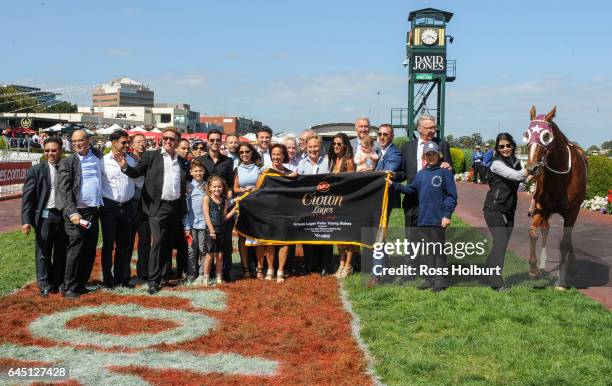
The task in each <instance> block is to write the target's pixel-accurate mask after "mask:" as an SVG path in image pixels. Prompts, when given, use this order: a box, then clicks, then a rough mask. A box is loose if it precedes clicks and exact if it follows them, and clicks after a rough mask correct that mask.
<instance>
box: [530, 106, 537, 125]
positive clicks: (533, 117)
mask: <svg viewBox="0 0 612 386" xmlns="http://www.w3.org/2000/svg"><path fill="white" fill-rule="evenodd" d="M529 114H530V115H531V118H530V119H531V120H532V121H533V120H534V119H535V117H536V109H535V106H534V105H531V110H529Z"/></svg>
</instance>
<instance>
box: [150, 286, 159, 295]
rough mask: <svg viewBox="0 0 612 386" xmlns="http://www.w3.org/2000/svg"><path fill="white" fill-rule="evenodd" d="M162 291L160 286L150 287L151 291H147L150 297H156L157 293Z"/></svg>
mask: <svg viewBox="0 0 612 386" xmlns="http://www.w3.org/2000/svg"><path fill="white" fill-rule="evenodd" d="M159 290H160V288H159V286H156V285H153V286H149V289H148V290H147V292H148V293H149V295H155V294H156V293H158V292H159Z"/></svg>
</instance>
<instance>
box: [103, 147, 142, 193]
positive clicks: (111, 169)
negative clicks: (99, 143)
mask: <svg viewBox="0 0 612 386" xmlns="http://www.w3.org/2000/svg"><path fill="white" fill-rule="evenodd" d="M125 159H126V160H127V163H128V165H130V166H136V161H135V160H134V158H132V157H130V156H129V155H128V154H126V155H125ZM102 161H103V163H102V197H104V198H107V199H110V200H113V201H117V202H120V203H124V202H127V201H129V200H131V199H132V197H134V180H133V179H131V178H130V177H128V176H127V175H125V174H124V173H122V172H121V167H119V164H118V163H117V161H115V157H114V156H113V152H112V151H111V152H110V153H108V154H106V155H105V156H104V157H103V158H102Z"/></svg>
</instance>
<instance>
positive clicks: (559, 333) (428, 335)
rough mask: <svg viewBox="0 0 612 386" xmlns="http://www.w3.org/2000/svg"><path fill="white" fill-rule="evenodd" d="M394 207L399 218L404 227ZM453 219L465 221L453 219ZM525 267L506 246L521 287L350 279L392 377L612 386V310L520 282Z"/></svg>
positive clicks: (384, 371) (367, 335)
mask: <svg viewBox="0 0 612 386" xmlns="http://www.w3.org/2000/svg"><path fill="white" fill-rule="evenodd" d="M396 212H399V213H394V214H393V216H392V217H391V224H392V225H394V226H401V224H403V219H402V216H401V212H400V211H396ZM453 225H454V226H465V224H463V223H462V222H461V221H460V220H459V219H455V218H454V219H453ZM466 232H473V233H474V234H473V237H474V238H481V239H482V236H481V235H480V234H479V233H478V232H477V231H476V230H468V229H466ZM526 271H527V263H526V262H525V261H524V260H523V259H521V258H519V257H518V256H516V255H515V254H514V253H508V254H507V255H506V266H505V269H504V276H505V277H507V278H508V277H512V278H515V279H517V280H516V281H517V282H519V281H520V282H521V284H519V285H515V286H514V287H513V288H512V290H510V291H508V292H501V293H498V292H495V291H492V290H491V289H489V288H475V287H451V288H449V289H448V290H447V291H444V292H442V293H437V294H436V293H432V292H431V291H419V290H417V289H416V288H415V287H414V286H413V285H410V286H406V285H404V286H399V285H379V286H376V287H374V288H367V287H366V286H365V285H364V281H365V280H364V278H363V277H360V276H359V275H353V276H351V277H349V278H348V279H347V280H346V282H345V283H346V284H345V286H346V289H347V292H348V295H349V299H350V301H351V303H352V307H353V310H354V311H355V312H356V314H357V315H358V316H359V318H360V319H361V335H362V338H363V339H364V341H365V342H366V344H367V345H368V347H369V349H370V352H371V353H372V355H373V357H374V366H375V371H376V373H377V374H378V375H379V376H380V377H381V379H382V381H383V382H384V383H387V384H402V385H404V384H414V385H450V384H467V385H490V384H500V385H535V384H537V385H605V384H608V385H609V384H610V380H611V379H612V333H611V332H612V315H611V314H610V313H609V312H608V311H607V310H605V309H604V308H603V307H602V306H601V305H600V304H598V303H597V302H595V301H593V300H591V299H589V298H587V297H586V296H584V295H582V294H581V293H580V292H578V291H576V290H568V291H565V292H558V291H555V290H554V289H552V288H551V287H548V288H546V289H534V288H532V287H533V285H532V284H531V283H529V282H527V281H522V279H523V278H524V276H525V275H526ZM519 279H521V280H519Z"/></svg>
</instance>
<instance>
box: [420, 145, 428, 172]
mask: <svg viewBox="0 0 612 386" xmlns="http://www.w3.org/2000/svg"><path fill="white" fill-rule="evenodd" d="M424 151H425V143H423V144H422V145H421V169H423V168H425V166H427V161H425V154H424V153H423V152H424Z"/></svg>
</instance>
